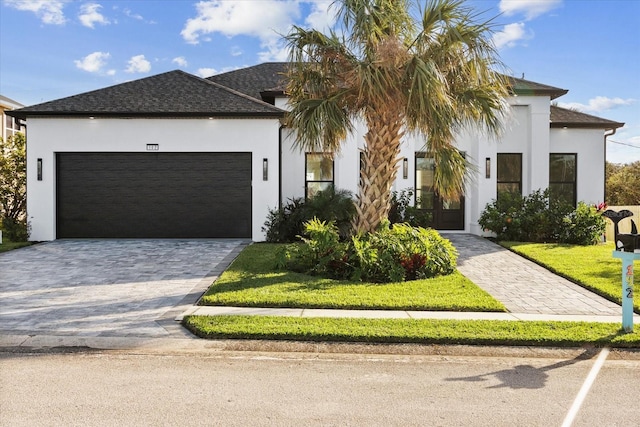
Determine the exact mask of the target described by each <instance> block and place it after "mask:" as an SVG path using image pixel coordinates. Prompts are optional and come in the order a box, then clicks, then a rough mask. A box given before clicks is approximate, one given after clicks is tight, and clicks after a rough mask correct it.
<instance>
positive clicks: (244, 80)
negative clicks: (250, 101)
mask: <svg viewBox="0 0 640 427" xmlns="http://www.w3.org/2000/svg"><path fill="white" fill-rule="evenodd" d="M286 71H287V62H265V63H264V64H258V65H254V66H252V67H247V68H241V69H239V70H234V71H229V72H227V73H222V74H216V75H215V76H211V77H208V78H207V80H210V81H212V82H216V83H219V84H221V85H223V86H226V87H230V88H231V89H234V90H237V91H238V92H242V93H244V94H246V95H249V96H252V97H254V98H256V99H261V93H262V92H269V93H272V94H282V93H283V92H284V87H285V76H284V73H285V72H286Z"/></svg>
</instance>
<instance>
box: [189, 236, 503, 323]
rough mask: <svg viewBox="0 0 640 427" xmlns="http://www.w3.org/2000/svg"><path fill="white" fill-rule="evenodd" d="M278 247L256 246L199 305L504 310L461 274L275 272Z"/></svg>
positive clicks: (209, 291) (241, 256)
mask: <svg viewBox="0 0 640 427" xmlns="http://www.w3.org/2000/svg"><path fill="white" fill-rule="evenodd" d="M280 247H282V245H279V244H266V243H261V244H253V245H250V246H248V247H247V248H245V249H244V250H243V251H242V253H241V254H240V255H239V256H238V258H236V260H235V261H234V262H233V264H231V266H230V267H229V268H228V269H227V271H225V272H224V273H223V274H222V275H221V276H220V278H218V280H217V281H216V282H215V283H214V284H213V285H212V286H211V287H210V288H209V290H208V291H207V293H206V294H205V295H204V296H203V298H202V300H201V302H200V304H201V305H227V306H239V307H296V308H342V309H380V310H433V311H506V309H505V307H504V306H503V305H502V304H501V303H500V302H499V301H497V300H495V299H494V298H493V297H491V296H490V295H489V294H488V293H486V292H485V291H484V290H482V289H480V288H479V287H478V286H476V285H475V284H474V283H472V282H471V281H469V280H468V279H467V278H466V277H464V276H463V275H461V274H460V273H454V274H452V275H449V276H444V277H437V278H433V279H428V280H414V281H409V282H400V283H386V284H380V283H362V282H351V281H339V280H331V279H324V278H320V277H314V276H308V275H305V274H300V273H293V272H290V271H284V270H281V271H278V270H276V269H275V259H276V251H277V250H278V249H279V248H280Z"/></svg>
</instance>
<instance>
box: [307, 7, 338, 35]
mask: <svg viewBox="0 0 640 427" xmlns="http://www.w3.org/2000/svg"><path fill="white" fill-rule="evenodd" d="M333 4H334V1H333V0H318V1H315V2H313V3H312V4H311V13H310V14H309V16H307V18H306V19H305V21H304V22H305V23H306V24H307V25H308V26H309V27H310V28H313V29H315V30H319V31H326V30H327V29H329V28H331V27H333V25H334V24H335V23H336V16H337V15H336V12H337V10H335V6H334V7H332V5H333Z"/></svg>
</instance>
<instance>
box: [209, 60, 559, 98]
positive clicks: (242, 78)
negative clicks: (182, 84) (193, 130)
mask: <svg viewBox="0 0 640 427" xmlns="http://www.w3.org/2000/svg"><path fill="white" fill-rule="evenodd" d="M286 71H287V62H267V63H264V64H259V65H254V66H253V67H247V68H242V69H239V70H234V71H229V72H227V73H223V74H217V75H215V76H211V77H208V78H207V79H208V80H211V81H212V82H216V83H220V84H222V85H224V86H227V87H230V88H232V89H235V90H237V91H239V92H242V93H245V94H247V95H249V96H252V97H254V98H258V99H260V94H264V93H270V94H276V95H277V94H282V93H283V92H284V89H285V85H286V81H285V76H284V74H285V73H286ZM507 79H508V82H509V85H510V87H511V90H512V92H513V93H514V94H516V95H522V96H525V95H534V96H536V95H537V96H550V97H551V99H555V98H558V97H560V96H562V95H564V94H566V93H567V92H568V90H566V89H560V88H557V87H554V86H549V85H544V84H542V83H536V82H532V81H530V80H525V79H520V78H517V77H511V76H507Z"/></svg>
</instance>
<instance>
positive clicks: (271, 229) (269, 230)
mask: <svg viewBox="0 0 640 427" xmlns="http://www.w3.org/2000/svg"><path fill="white" fill-rule="evenodd" d="M303 208H304V199H302V198H295V199H289V201H288V203H287V204H286V205H284V206H282V207H281V208H278V209H273V210H269V214H268V215H267V220H266V221H265V223H264V226H263V227H262V231H264V232H266V240H267V242H274V243H286V242H293V241H295V240H297V239H298V236H299V235H300V234H302V229H303V224H304V222H305V221H307V220H309V219H310V218H306V213H305V212H304V209H303Z"/></svg>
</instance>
